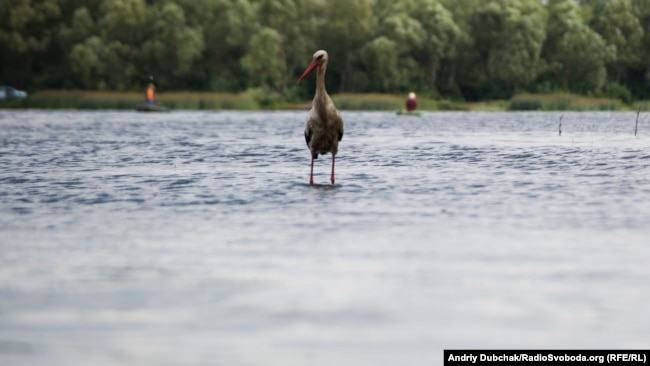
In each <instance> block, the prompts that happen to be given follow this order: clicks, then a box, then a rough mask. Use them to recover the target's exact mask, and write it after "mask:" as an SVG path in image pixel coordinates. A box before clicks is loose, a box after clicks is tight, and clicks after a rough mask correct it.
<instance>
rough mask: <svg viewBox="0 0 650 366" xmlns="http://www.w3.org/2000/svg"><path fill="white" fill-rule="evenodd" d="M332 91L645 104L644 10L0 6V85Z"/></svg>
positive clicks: (561, 3)
mask: <svg viewBox="0 0 650 366" xmlns="http://www.w3.org/2000/svg"><path fill="white" fill-rule="evenodd" d="M318 49H325V50H327V51H328V52H329V55H330V62H329V65H328V78H327V79H328V80H327V82H328V89H329V90H330V91H331V92H381V93H405V92H408V91H416V92H420V93H425V94H426V95H428V96H431V97H434V98H447V99H455V100H468V101H473V100H484V99H503V98H509V97H511V96H512V95H513V94H515V93H519V92H543V93H548V92H557V91H570V92H574V93H580V94H587V95H602V96H609V97H616V98H620V99H622V100H623V101H626V102H631V101H632V100H634V99H644V98H649V97H650V91H649V90H648V89H649V88H648V85H650V0H582V1H577V0H174V1H172V0H2V1H1V2H0V50H2V52H0V55H1V57H0V83H3V84H11V85H14V86H16V87H20V88H26V89H28V90H38V89H45V88H47V89H58V88H60V89H92V90H140V89H143V88H144V86H145V84H146V83H147V82H148V81H149V79H150V77H153V78H154V81H155V83H156V84H157V86H158V88H159V89H162V90H206V91H220V92H242V91H245V90H261V91H264V92H265V93H272V94H274V95H278V96H280V97H282V98H296V97H304V96H305V95H307V94H308V93H309V89H310V88H311V89H313V87H314V85H313V82H314V81H313V79H312V80H310V81H309V82H308V83H306V84H307V86H304V85H300V86H296V83H295V81H296V79H297V77H298V76H299V75H300V74H301V72H302V71H303V69H304V67H305V66H306V65H307V63H308V62H309V61H310V60H311V55H312V54H313V53H314V52H315V51H316V50H318Z"/></svg>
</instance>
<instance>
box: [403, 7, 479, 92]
mask: <svg viewBox="0 0 650 366" xmlns="http://www.w3.org/2000/svg"><path fill="white" fill-rule="evenodd" d="M411 14H412V16H413V17H414V18H415V19H417V20H418V21H419V23H420V25H421V27H422V29H423V31H424V38H423V40H422V47H421V49H420V50H419V52H418V56H417V58H418V60H420V62H419V64H420V67H421V69H422V70H423V72H424V75H425V80H426V84H427V86H428V87H429V88H431V89H433V88H434V87H435V84H436V81H437V78H438V72H439V69H440V67H441V63H442V62H447V63H448V64H455V62H454V61H455V58H456V57H457V56H458V50H459V49H460V46H461V45H462V44H463V42H464V41H465V38H466V35H465V34H464V33H463V31H462V30H461V28H460V27H459V26H458V24H456V22H455V20H454V18H453V15H452V13H451V12H450V11H449V10H448V9H447V8H446V7H445V6H444V5H442V3H441V2H440V1H438V0H423V1H421V2H418V6H417V7H413V8H412V9H411ZM454 74H455V69H452V70H451V72H450V78H449V83H453V82H454V77H455V75H454Z"/></svg>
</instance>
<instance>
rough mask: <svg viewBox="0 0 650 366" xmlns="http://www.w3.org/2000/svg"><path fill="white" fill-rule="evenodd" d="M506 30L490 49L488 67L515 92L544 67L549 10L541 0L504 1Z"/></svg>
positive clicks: (503, 21) (503, 20)
mask: <svg viewBox="0 0 650 366" xmlns="http://www.w3.org/2000/svg"><path fill="white" fill-rule="evenodd" d="M503 5H504V8H503V12H504V16H503V18H502V20H501V21H502V24H501V26H502V31H501V32H500V33H499V34H498V39H497V40H496V41H495V49H494V52H492V53H490V59H489V60H488V70H489V71H490V75H493V76H494V78H495V79H498V80H501V81H504V82H506V83H507V84H509V85H511V86H512V87H513V90H514V92H517V91H518V90H519V87H520V86H522V85H527V84H528V83H530V82H532V81H533V80H535V79H536V78H537V76H538V75H539V73H540V72H541V71H542V67H543V61H542V59H541V51H542V46H543V44H544V40H545V38H546V32H545V31H544V27H545V26H546V12H545V9H544V8H543V7H542V6H541V4H540V2H539V1H537V0H520V1H512V0H506V1H504V2H503Z"/></svg>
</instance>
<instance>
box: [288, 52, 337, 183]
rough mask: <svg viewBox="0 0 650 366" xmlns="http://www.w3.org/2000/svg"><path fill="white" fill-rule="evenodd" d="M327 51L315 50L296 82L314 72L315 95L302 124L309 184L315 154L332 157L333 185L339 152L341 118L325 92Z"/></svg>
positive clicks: (312, 176)
mask: <svg viewBox="0 0 650 366" xmlns="http://www.w3.org/2000/svg"><path fill="white" fill-rule="evenodd" d="M327 60H328V56H327V52H326V51H324V50H318V51H316V53H314V56H313V58H312V61H311V63H310V64H309V65H308V66H307V68H306V69H305V71H304V72H303V74H302V76H300V78H299V79H298V83H300V82H301V81H303V80H304V79H305V78H306V77H307V76H308V75H309V74H311V73H312V72H313V71H314V70H317V73H316V93H315V95H314V100H313V102H312V106H311V110H310V111H309V114H308V115H307V123H306V124H305V142H307V147H308V148H309V151H310V153H311V170H310V172H309V184H310V185H313V184H314V160H315V159H318V155H319V154H321V155H323V154H327V153H331V154H332V174H331V177H330V181H331V182H332V184H334V161H335V160H336V154H337V153H338V148H339V141H341V139H342V138H343V119H341V114H340V113H339V111H338V110H337V109H336V106H335V105H334V102H333V101H332V98H330V96H329V95H328V94H327V90H325V71H326V69H327Z"/></svg>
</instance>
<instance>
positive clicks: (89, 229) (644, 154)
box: [0, 110, 650, 366]
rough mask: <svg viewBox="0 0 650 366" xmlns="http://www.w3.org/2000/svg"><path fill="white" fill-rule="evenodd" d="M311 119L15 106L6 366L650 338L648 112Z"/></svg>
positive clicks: (401, 361)
mask: <svg viewBox="0 0 650 366" xmlns="http://www.w3.org/2000/svg"><path fill="white" fill-rule="evenodd" d="M560 116H563V119H562V135H561V136H559V135H558V122H559V119H560ZM305 117H306V112H296V111H288V112H181V111H174V112H171V113H166V114H138V113H135V112H117V111H114V112H77V111H8V110H0V364H2V365H21V366H22V365H30V366H32V365H48V366H52V365H81V364H85V365H170V366H171V365H236V366H237V365H242V366H243V365H246V366H248V365H282V366H290V365H441V364H442V351H443V350H444V349H450V348H483V349H485V348H524V349H526V348H534V349H540V348H562V349H567V348H647V346H648V344H650V332H649V331H648V329H649V328H650V311H648V304H650V291H649V287H648V284H649V283H650V266H649V265H648V258H649V255H650V200H649V197H650V122H649V121H648V119H647V118H645V116H643V115H641V118H640V122H639V134H638V136H637V137H635V136H634V124H635V117H636V115H635V113H629V112H628V113H624V112H582V113H576V112H574V113H572V112H566V113H543V112H530V113H514V112H510V113H500V112H499V113H497V112H493V113H483V112H439V113H424V114H423V116H422V117H420V118H417V117H409V116H396V115H394V114H393V113H389V112H343V113H342V117H343V119H344V121H345V128H346V131H345V135H344V137H343V140H342V142H341V144H340V146H339V155H338V156H337V159H336V174H337V181H336V184H335V185H334V186H332V185H330V184H329V171H330V163H331V157H330V155H326V156H321V157H320V158H319V159H318V160H317V161H316V164H315V168H314V172H315V177H314V179H315V182H316V184H315V185H314V186H309V185H308V184H307V183H308V179H309V176H308V175H309V152H308V150H307V148H306V146H305V143H304V138H303V129H304V121H305Z"/></svg>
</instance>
